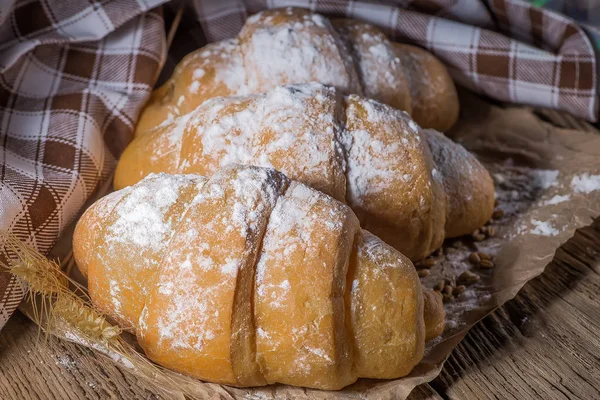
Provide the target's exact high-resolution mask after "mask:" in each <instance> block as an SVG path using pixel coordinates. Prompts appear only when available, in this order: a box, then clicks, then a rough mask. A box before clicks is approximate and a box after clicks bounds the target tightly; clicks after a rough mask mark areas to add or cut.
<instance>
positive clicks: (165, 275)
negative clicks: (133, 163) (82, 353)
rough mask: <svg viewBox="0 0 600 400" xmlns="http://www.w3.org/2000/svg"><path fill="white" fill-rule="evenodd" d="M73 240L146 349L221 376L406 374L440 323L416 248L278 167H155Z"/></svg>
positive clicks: (302, 382)
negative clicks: (199, 170) (414, 258)
mask: <svg viewBox="0 0 600 400" xmlns="http://www.w3.org/2000/svg"><path fill="white" fill-rule="evenodd" d="M73 251H74V256H75V260H76V262H77V265H78V266H79V268H80V269H81V271H82V272H83V273H84V275H86V276H87V277H88V287H89V293H90V297H91V299H92V301H93V302H94V304H95V305H96V306H97V307H98V308H99V309H100V310H102V311H104V312H105V313H107V314H108V315H110V316H111V317H113V318H114V319H115V320H116V321H118V323H119V324H120V325H121V326H123V327H125V328H128V329H130V330H131V331H132V332H133V333H135V334H136V335H137V338H138V341H139V343H140V345H141V346H142V347H143V349H144V350H145V352H146V354H147V355H148V357H149V358H150V359H152V360H153V361H155V362H157V363H158V364H161V365H163V366H165V367H168V368H171V369H174V370H176V371H180V372H182V373H185V374H189V375H191V376H194V377H197V378H200V379H204V380H208V381H212V382H218V383H223V384H229V385H236V386H258V385H265V384H271V383H275V382H279V383H285V384H291V385H296V386H306V387H313V388H319V389H340V388H342V387H344V386H346V385H348V384H351V383H352V382H354V381H355V380H356V379H357V378H358V377H370V378H386V379H387V378H397V377H400V376H404V375H406V374H408V373H409V372H410V371H411V369H412V368H413V367H414V366H415V365H416V364H417V363H418V362H419V361H420V360H421V358H422V356H423V349H424V343H425V340H426V339H425V338H426V337H427V338H432V337H435V336H437V335H438V334H439V333H440V332H441V330H443V321H444V311H443V307H442V304H441V298H440V296H439V294H437V293H434V292H433V291H426V292H425V294H426V296H425V298H424V293H423V291H422V288H421V285H420V282H419V279H418V277H417V273H416V271H415V269H414V267H413V265H412V263H411V262H410V261H409V260H408V258H406V257H404V256H403V255H402V254H401V253H399V252H398V251H396V250H394V249H393V248H391V247H390V246H388V245H386V244H385V243H383V242H382V241H381V240H379V239H378V238H377V237H375V236H373V235H371V234H370V233H368V232H367V231H363V230H361V229H360V227H359V223H358V220H357V218H356V216H355V215H354V214H353V213H352V211H351V210H350V208H349V207H348V206H346V205H344V204H342V203H340V202H338V201H336V200H334V199H333V198H331V197H329V196H327V195H325V194H323V193H320V192H318V191H316V190H314V189H312V188H309V187H308V186H305V185H303V184H301V183H299V182H295V181H290V180H288V179H287V178H286V177H285V176H284V175H283V174H281V173H279V172H277V171H275V170H273V169H264V168H258V167H248V166H246V167H243V166H236V165H234V166H229V167H227V168H224V169H221V170H219V171H218V172H217V173H216V174H215V175H213V176H212V177H211V178H205V177H202V176H199V175H191V174H190V175H167V174H158V175H156V174H153V175H151V176H148V177H146V178H145V179H144V180H142V181H141V182H139V183H137V184H136V185H134V186H130V187H128V188H125V189H123V190H120V191H117V192H114V193H111V194H110V195H108V196H106V197H104V198H102V199H100V200H99V201H97V202H96V203H95V204H94V205H92V206H91V207H90V208H89V209H88V210H87V211H86V212H85V214H84V215H83V217H82V218H81V219H80V220H79V222H78V224H77V227H76V229H75V234H74V243H73ZM424 303H425V306H424ZM424 313H425V315H424Z"/></svg>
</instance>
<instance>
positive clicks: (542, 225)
mask: <svg viewBox="0 0 600 400" xmlns="http://www.w3.org/2000/svg"><path fill="white" fill-rule="evenodd" d="M531 223H532V224H533V225H534V226H535V228H534V229H532V230H531V231H530V232H531V233H533V234H534V235H540V236H556V235H558V234H559V233H560V231H559V230H558V229H556V228H554V227H553V226H552V223H551V222H550V221H538V220H537V219H533V218H532V219H531Z"/></svg>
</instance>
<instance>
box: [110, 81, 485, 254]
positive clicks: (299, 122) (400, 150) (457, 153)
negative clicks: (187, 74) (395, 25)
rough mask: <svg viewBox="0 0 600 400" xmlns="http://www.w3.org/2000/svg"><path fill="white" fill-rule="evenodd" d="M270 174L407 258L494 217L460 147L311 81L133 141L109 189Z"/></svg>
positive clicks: (481, 178) (218, 101)
mask: <svg viewBox="0 0 600 400" xmlns="http://www.w3.org/2000/svg"><path fill="white" fill-rule="evenodd" d="M230 163H239V164H247V165H258V166H263V167H273V168H275V169H277V170H279V171H281V172H283V173H284V174H286V175H287V176H288V177H290V178H291V179H295V180H298V181H300V182H302V183H305V184H307V185H309V186H312V187H313V188H315V189H318V190H320V191H322V192H324V193H326V194H328V195H330V196H332V197H334V198H336V199H337V200H340V201H342V202H346V203H347V204H348V205H349V206H350V207H352V209H353V210H354V212H355V213H356V215H357V216H358V218H359V220H360V222H361V226H362V227H363V228H364V229H367V230H369V231H371V232H373V233H374V234H375V235H377V236H379V237H380V238H381V239H383V240H384V241H385V242H386V243H388V244H390V245H392V246H393V247H395V248H396V249H398V250H400V251H401V252H402V253H403V254H405V255H406V256H408V257H409V258H411V259H412V260H418V259H421V258H424V257H425V256H427V255H428V254H430V253H431V252H433V251H434V250H435V249H437V248H439V247H440V246H441V245H442V242H443V240H444V238H445V237H454V236H460V235H465V234H470V233H472V232H473V231H475V230H476V229H477V228H479V227H480V226H482V225H483V224H484V223H486V222H487V221H488V220H489V219H490V217H491V214H492V212H493V207H494V185H493V181H492V179H491V177H490V175H489V173H488V172H487V171H486V169H485V168H484V167H483V166H482V165H481V164H480V163H479V162H478V161H477V160H476V159H475V158H474V157H473V156H472V155H471V154H470V153H468V152H467V151H466V150H465V149H464V148H463V147H462V146H460V145H458V144H456V143H454V142H452V141H451V140H449V139H447V138H446V137H445V136H443V135H441V134H439V133H437V132H435V131H428V130H421V129H420V128H419V126H418V125H417V124H416V123H415V122H414V121H413V120H412V119H411V118H410V117H409V116H408V114H406V113H405V112H403V111H399V110H397V109H395V108H392V107H390V106H387V105H384V104H381V103H378V102H376V101H373V100H368V99H365V98H362V97H359V96H356V95H350V96H346V97H343V96H342V95H341V94H340V93H339V91H338V90H337V89H335V88H333V87H330V86H324V85H321V84H317V83H310V84H303V85H291V86H284V87H276V88H274V89H272V90H270V91H268V92H266V93H262V94H252V95H247V96H232V97H220V98H215V99H212V100H208V101H206V102H205V103H203V104H202V105H201V106H199V107H197V108H196V109H195V110H194V111H192V112H191V113H188V114H187V115H184V116H181V117H179V118H176V119H174V120H173V121H171V122H165V123H163V124H162V125H161V126H160V127H158V128H156V129H154V130H152V131H150V132H147V133H146V134H144V135H141V136H138V137H137V138H135V139H134V141H133V142H132V143H131V144H130V145H129V146H128V147H127V149H126V150H125V152H124V153H123V155H122V156H121V159H120V161H119V163H118V165H117V170H116V174H115V181H114V184H115V187H116V188H117V189H120V188H123V187H125V186H128V185H131V184H134V183H136V182H138V181H139V180H141V179H142V178H143V177H144V176H146V175H148V174H150V173H151V172H168V173H195V174H200V175H211V174H213V173H214V172H215V171H217V170H218V169H219V168H220V167H222V166H225V165H227V164H230Z"/></svg>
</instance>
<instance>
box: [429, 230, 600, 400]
mask: <svg viewBox="0 0 600 400" xmlns="http://www.w3.org/2000/svg"><path fill="white" fill-rule="evenodd" d="M599 295H600V219H598V220H597V221H595V223H594V224H593V225H592V226H591V227H587V228H584V229H582V230H580V231H578V232H577V233H576V235H575V237H574V238H573V239H571V240H570V241H569V242H568V243H567V244H565V246H563V247H562V248H561V249H559V250H558V252H557V254H556V257H555V260H554V261H553V262H552V263H551V264H550V265H549V266H548V267H547V268H546V271H545V272H544V274H543V275H541V276H540V277H538V278H536V279H534V280H532V281H531V282H529V283H528V284H527V285H525V287H524V288H523V289H522V290H521V292H520V293H519V294H518V295H517V297H516V298H515V299H513V300H512V301H509V302H508V303H507V304H505V305H504V307H502V308H500V309H499V310H497V311H496V312H494V313H492V314H491V315H490V316H488V317H487V318H485V319H484V320H483V321H481V322H480V323H479V324H478V325H477V326H475V327H474V328H473V329H472V330H471V331H470V332H469V334H468V335H467V337H466V338H465V340H464V341H463V342H462V343H461V344H460V345H459V346H458V347H457V348H456V349H455V351H454V352H453V353H452V355H451V357H450V358H449V359H448V361H447V363H446V365H445V366H444V368H443V370H442V373H441V374H440V376H439V377H438V378H437V379H436V380H435V381H434V382H433V383H432V387H433V388H434V389H435V390H437V391H438V392H440V393H443V394H444V396H443V397H445V398H450V399H486V398H499V399H539V398H543V399H598V398H600V337H599V335H598V332H600V305H599V304H600V297H599Z"/></svg>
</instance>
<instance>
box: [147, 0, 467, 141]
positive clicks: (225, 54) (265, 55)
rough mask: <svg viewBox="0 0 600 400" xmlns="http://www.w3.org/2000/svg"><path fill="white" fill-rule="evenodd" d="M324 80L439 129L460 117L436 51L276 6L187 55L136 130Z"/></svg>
mask: <svg viewBox="0 0 600 400" xmlns="http://www.w3.org/2000/svg"><path fill="white" fill-rule="evenodd" d="M309 82H320V83H323V84H328V85H332V86H335V87H336V88H338V89H340V90H341V91H342V92H343V93H345V94H358V95H364V96H365V97H369V98H372V99H375V100H378V101H380V102H382V103H385V104H388V105H391V106H392V107H395V108H398V109H400V110H404V111H406V112H408V113H409V114H411V115H412V116H413V118H414V119H415V120H416V121H417V123H418V124H419V125H421V126H422V127H424V128H432V129H436V130H439V131H445V130H447V129H449V128H450V127H451V126H452V125H453V124H454V123H455V122H456V120H457V118H458V113H459V102H458V96H457V94H456V88H455V86H454V84H453V82H452V79H451V78H450V76H449V74H448V71H447V70H446V68H445V66H444V65H443V64H442V63H441V62H440V61H439V60H438V59H437V58H435V57H434V56H433V55H432V54H431V53H429V52H427V51H425V50H422V49H419V48H417V47H414V46H409V45H402V44H397V43H393V42H391V41H390V40H389V39H388V38H387V37H386V36H385V34H383V33H382V32H381V31H380V30H379V29H377V28H376V27H375V26H373V25H369V24H366V23H363V22H359V21H356V20H351V19H338V20H333V21H331V22H330V21H329V20H328V19H327V18H325V17H323V16H321V15H318V14H313V13H311V12H310V11H307V10H302V9H294V8H285V9H273V10H267V11H263V12H260V13H258V14H255V15H253V16H251V17H250V18H248V20H247V21H246V23H245V25H244V27H243V28H242V30H241V32H240V33H239V35H238V37H237V38H234V39H230V40H225V41H222V42H217V43H213V44H210V45H208V46H205V47H203V48H200V49H198V50H196V51H194V52H192V53H190V54H189V55H187V56H186V57H185V58H184V59H183V60H182V61H181V62H180V64H179V65H178V66H177V68H176V69H175V71H174V73H173V76H172V77H171V79H170V80H169V81H167V82H166V83H165V84H164V85H163V86H162V87H161V88H159V89H158V90H156V91H155V92H154V93H153V94H152V96H151V98H150V101H149V102H148V104H147V105H146V108H145V109H144V110H143V112H142V114H141V117H140V120H139V122H138V125H137V128H136V135H137V134H141V133H143V132H146V131H148V130H150V129H152V128H154V127H155V126H157V125H160V124H161V123H163V122H164V121H165V120H170V119H172V118H175V117H177V116H179V115H184V114H187V113H188V112H190V111H192V110H194V109H195V108H196V107H197V106H199V105H200V104H202V103H203V102H204V101H206V100H207V99H210V98H213V97H218V96H233V95H243V94H249V93H257V92H265V91H267V90H269V89H272V88H274V87H275V86H280V85H287V84H299V83H309Z"/></svg>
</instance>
